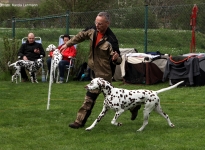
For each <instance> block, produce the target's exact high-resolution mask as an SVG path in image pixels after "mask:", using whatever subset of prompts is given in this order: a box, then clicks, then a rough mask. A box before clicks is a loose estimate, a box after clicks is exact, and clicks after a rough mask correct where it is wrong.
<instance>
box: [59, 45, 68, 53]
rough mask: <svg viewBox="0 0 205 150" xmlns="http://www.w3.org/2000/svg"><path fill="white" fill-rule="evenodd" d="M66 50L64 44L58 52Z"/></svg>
mask: <svg viewBox="0 0 205 150" xmlns="http://www.w3.org/2000/svg"><path fill="white" fill-rule="evenodd" d="M66 48H67V45H66V44H64V45H63V46H62V47H61V48H60V52H62V51H63V50H65V49H66Z"/></svg>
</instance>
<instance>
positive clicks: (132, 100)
mask: <svg viewBox="0 0 205 150" xmlns="http://www.w3.org/2000/svg"><path fill="white" fill-rule="evenodd" d="M183 82H184V81H181V82H178V83H177V84H175V85H172V86H170V87H168V88H163V89H161V90H158V91H152V90H126V89H120V88H115V87H113V86H112V85H111V84H110V83H109V82H108V81H105V80H104V79H102V78H94V79H93V80H92V81H91V82H90V84H88V85H87V86H86V87H85V88H86V89H87V90H88V91H92V90H100V91H102V93H103V95H104V97H105V99H104V103H103V109H102V111H101V113H100V114H99V116H98V117H97V119H96V120H95V121H94V122H93V124H92V125H91V126H90V127H88V128H86V130H87V131H89V130H92V128H94V127H95V125H96V124H97V123H99V122H100V120H101V119H102V117H103V116H104V115H105V114H106V112H107V111H108V110H109V109H113V110H114V111H115V116H114V118H113V119H112V121H111V123H112V124H113V125H116V126H121V125H122V123H119V122H117V119H118V117H119V116H120V115H121V114H122V113H123V112H124V111H126V110H129V109H131V108H133V107H135V106H137V105H143V104H144V106H145V107H144V111H143V113H144V117H143V118H144V122H143V125H142V126H141V128H139V129H138V131H142V130H143V129H144V128H145V126H146V125H147V124H148V119H149V115H150V113H151V112H152V111H153V110H155V111H156V112H157V113H158V114H160V115H161V116H162V117H163V118H165V119H166V120H167V123H168V124H169V126H170V127H174V124H173V123H172V122H171V121H170V119H169V117H168V115H167V114H166V113H165V112H163V111H162V108H161V106H160V98H159V97H158V94H159V93H161V92H164V91H167V90H171V89H173V88H175V87H177V86H178V85H179V84H181V83H183Z"/></svg>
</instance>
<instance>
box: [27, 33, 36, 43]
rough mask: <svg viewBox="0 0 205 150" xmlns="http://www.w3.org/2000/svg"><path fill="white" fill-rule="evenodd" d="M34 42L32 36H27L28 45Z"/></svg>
mask: <svg viewBox="0 0 205 150" xmlns="http://www.w3.org/2000/svg"><path fill="white" fill-rule="evenodd" d="M34 41H35V37H34V35H33V34H29V35H28V42H29V43H33V42H34Z"/></svg>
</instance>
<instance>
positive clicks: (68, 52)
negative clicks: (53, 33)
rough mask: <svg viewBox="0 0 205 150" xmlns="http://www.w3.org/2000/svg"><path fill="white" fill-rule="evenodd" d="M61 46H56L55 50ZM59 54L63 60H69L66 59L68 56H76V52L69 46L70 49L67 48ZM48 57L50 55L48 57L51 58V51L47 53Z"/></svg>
mask: <svg viewBox="0 0 205 150" xmlns="http://www.w3.org/2000/svg"><path fill="white" fill-rule="evenodd" d="M62 46H63V44H62V45H60V46H58V48H57V49H60V48H61V47H62ZM61 54H62V56H63V60H70V59H69V58H68V57H69V56H71V57H75V56H76V54H77V51H76V49H75V47H74V46H71V47H67V48H66V49H65V50H64V51H63V52H61ZM49 55H50V57H53V51H51V52H50V53H49Z"/></svg>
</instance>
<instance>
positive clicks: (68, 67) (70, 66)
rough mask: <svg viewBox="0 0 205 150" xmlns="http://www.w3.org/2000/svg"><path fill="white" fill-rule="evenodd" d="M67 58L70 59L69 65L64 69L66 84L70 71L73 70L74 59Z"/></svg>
mask: <svg viewBox="0 0 205 150" xmlns="http://www.w3.org/2000/svg"><path fill="white" fill-rule="evenodd" d="M69 58H70V63H69V65H66V69H67V70H68V72H67V77H66V82H68V78H69V75H70V71H71V69H73V68H74V66H75V59H76V58H75V57H69Z"/></svg>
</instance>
